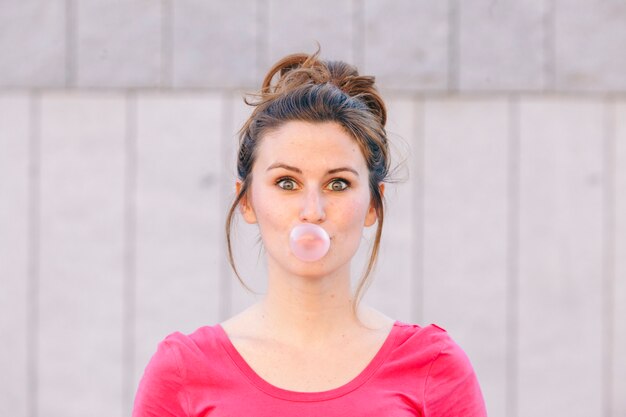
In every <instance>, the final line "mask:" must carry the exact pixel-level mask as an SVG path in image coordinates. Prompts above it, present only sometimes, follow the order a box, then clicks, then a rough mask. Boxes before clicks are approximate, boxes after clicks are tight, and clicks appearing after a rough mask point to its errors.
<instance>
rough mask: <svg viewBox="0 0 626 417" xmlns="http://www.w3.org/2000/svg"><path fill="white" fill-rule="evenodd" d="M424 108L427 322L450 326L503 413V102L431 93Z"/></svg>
mask: <svg viewBox="0 0 626 417" xmlns="http://www.w3.org/2000/svg"><path fill="white" fill-rule="evenodd" d="M424 115H425V116H424V125H425V133H424V141H425V145H424V196H423V198H424V318H425V319H424V323H430V322H434V323H438V324H439V325H441V326H443V327H444V328H446V329H448V330H449V331H450V333H451V335H452V337H453V338H454V339H455V340H457V341H458V342H459V344H460V345H461V346H462V347H463V348H464V349H465V351H466V352H467V354H468V355H469V357H470V359H471V360H472V363H473V364H474V366H475V369H476V373H477V375H478V378H479V380H480V383H481V386H482V389H483V392H484V395H485V399H486V403H487V407H488V411H489V415H493V416H498V415H504V414H505V401H506V395H505V394H506V379H505V378H506V375H505V369H506V366H505V365H506V359H507V351H506V325H507V320H506V313H507V305H506V299H507V296H506V294H507V245H508V242H507V232H508V230H507V229H508V214H509V213H508V201H507V193H508V175H509V173H508V161H509V120H508V103H507V102H505V101H503V100H495V99H494V100H492V99H450V100H448V99H441V100H432V101H427V102H426V103H425V110H424Z"/></svg>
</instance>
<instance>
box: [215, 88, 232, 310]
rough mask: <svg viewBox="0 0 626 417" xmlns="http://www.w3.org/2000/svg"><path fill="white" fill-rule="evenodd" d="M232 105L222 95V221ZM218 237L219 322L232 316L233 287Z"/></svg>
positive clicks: (228, 180) (226, 94)
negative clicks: (219, 251)
mask: <svg viewBox="0 0 626 417" xmlns="http://www.w3.org/2000/svg"><path fill="white" fill-rule="evenodd" d="M233 105H234V98H233V94H230V93H229V92H224V93H222V134H221V135H220V136H221V138H222V141H221V143H220V154H221V156H222V157H221V158H220V159H221V163H222V166H221V167H220V173H222V175H225V178H224V177H222V178H221V181H220V184H221V187H220V189H219V191H220V196H218V201H222V202H225V204H222V205H221V207H220V213H222V215H221V217H220V218H221V219H224V220H225V219H226V214H227V211H228V208H229V204H228V203H229V202H230V201H232V199H231V198H230V192H231V190H232V185H233V184H232V182H231V179H232V178H231V172H232V171H231V163H232V160H231V155H230V154H229V152H228V151H229V149H230V146H229V143H228V142H227V141H230V140H232V139H233V130H234V129H233V119H234V116H233ZM222 224H224V223H222ZM222 230H223V229H222ZM220 236H222V242H221V244H220V245H219V246H218V247H220V248H224V254H223V256H220V271H219V272H220V282H219V289H218V291H219V294H220V297H219V301H218V302H219V311H218V314H219V319H220V320H225V319H226V318H228V317H230V316H231V314H232V297H233V294H232V292H233V286H232V276H231V274H230V266H229V264H228V260H227V253H226V251H227V250H228V247H227V244H226V236H225V231H224V230H223V231H222V233H220Z"/></svg>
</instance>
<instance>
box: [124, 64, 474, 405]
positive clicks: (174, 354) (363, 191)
mask: <svg viewBox="0 0 626 417" xmlns="http://www.w3.org/2000/svg"><path fill="white" fill-rule="evenodd" d="M249 104H250V103H249ZM251 104H252V105H254V106H255V108H254V111H253V112H252V115H251V116H250V118H249V119H248V121H247V122H246V123H245V125H244V126H243V128H242V130H241V136H240V146H239V153H238V165H237V167H238V177H239V180H238V181H237V183H236V191H237V193H236V198H235V200H234V202H233V204H232V206H231V209H230V212H229V214H228V218H227V221H226V234H227V243H228V250H229V259H230V262H231V265H232V267H233V269H234V270H235V273H236V274H237V276H238V277H239V274H238V273H237V269H236V267H235V263H234V259H233V256H232V252H231V239H230V231H231V224H232V219H233V216H234V215H236V214H237V212H238V211H239V212H240V213H241V215H242V216H243V218H244V219H245V221H246V222H248V223H252V224H257V225H258V228H259V231H260V235H261V238H262V241H263V246H264V248H265V251H266V253H267V280H268V290H267V294H266V295H265V296H264V298H263V299H262V301H260V302H259V303H257V304H255V305H253V306H252V307H250V308H248V309H247V310H245V311H243V312H242V313H240V314H238V315H236V316H235V317H233V318H231V319H229V320H227V321H225V322H223V323H220V324H216V325H214V326H205V327H201V328H199V329H198V330H196V331H195V332H194V333H192V334H189V335H183V334H181V333H174V334H172V335H170V336H168V337H167V338H166V339H165V340H164V341H163V342H161V343H160V344H159V347H158V350H157V352H156V353H155V355H154V356H153V357H152V359H151V361H150V363H149V364H148V366H147V367H146V370H145V373H144V375H143V378H142V380H141V383H140V385H139V388H138V391H137V395H136V398H135V408H134V412H133V416H134V417H143V416H211V417H213V416H215V417H224V416H246V417H257V416H258V417H270V416H271V417H275V416H299V417H300V416H302V417H304V416H320V417H322V416H323V417H334V416H357V417H358V416H363V417H365V416H368V417H369V416H371V417H380V416H387V415H390V416H394V417H402V416H442V417H443V416H445V417H455V416H458V417H461V416H462V417H483V416H486V412H485V407H484V402H483V398H482V395H481V392H480V388H479V385H478V382H477V380H476V376H475V374H474V371H473V369H472V366H471V365H470V362H469V360H468V359H467V357H466V355H465V354H464V352H463V351H462V350H461V349H460V348H459V347H458V346H457V345H456V344H455V343H454V342H453V341H452V339H451V338H450V337H449V336H448V335H447V333H446V332H445V331H444V330H442V329H441V328H439V327H437V326H434V325H430V326H425V327H420V326H417V325H414V324H406V323H402V322H399V321H395V320H393V319H390V318H388V317H386V316H385V315H383V314H381V313H379V312H378V311H375V310H374V309H372V308H369V307H367V306H365V305H363V303H360V298H361V296H362V293H363V291H364V289H365V288H366V287H367V280H368V278H369V275H370V273H371V271H372V268H373V266H374V265H375V262H376V257H377V254H378V247H379V242H380V236H381V232H382V227H383V219H384V205H383V197H384V191H385V187H384V183H385V181H386V180H387V179H388V178H387V177H388V174H389V151H388V143H387V137H386V133H385V121H386V109H385V105H384V103H383V101H382V99H381V97H380V95H379V94H378V92H377V91H376V89H375V87H374V78H373V77H369V76H360V75H359V74H358V73H357V71H356V69H355V68H354V67H352V66H350V65H348V64H346V63H343V62H329V61H324V60H321V59H320V58H319V57H318V55H317V54H314V55H311V56H308V55H304V54H297V55H291V56H288V57H286V58H284V59H282V60H280V61H279V62H278V63H277V64H276V65H275V66H274V67H273V68H272V69H271V70H270V71H269V73H268V74H267V76H266V77H265V80H264V82H263V87H262V90H261V92H260V93H259V94H258V95H257V96H256V100H255V101H254V102H253V103H251ZM374 225H376V238H375V242H374V245H373V247H372V249H371V253H370V259H369V262H368V266H367V268H366V273H365V276H364V277H362V278H361V280H360V281H359V284H358V285H357V288H356V290H355V291H354V292H353V291H352V289H351V285H350V274H351V270H350V263H351V261H352V258H353V256H354V255H355V253H356V251H357V249H358V247H359V244H360V242H361V237H362V233H363V228H364V227H370V226H374ZM240 279H241V278H240ZM244 285H245V284H244Z"/></svg>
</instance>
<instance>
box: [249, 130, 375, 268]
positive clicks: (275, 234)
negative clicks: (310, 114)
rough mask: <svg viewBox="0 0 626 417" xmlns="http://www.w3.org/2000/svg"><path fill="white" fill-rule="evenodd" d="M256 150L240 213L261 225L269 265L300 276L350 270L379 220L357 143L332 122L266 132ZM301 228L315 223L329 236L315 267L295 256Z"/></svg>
mask: <svg viewBox="0 0 626 417" xmlns="http://www.w3.org/2000/svg"><path fill="white" fill-rule="evenodd" d="M258 146H259V147H258V148H257V156H256V161H255V163H254V166H253V167H252V183H251V185H250V189H249V190H248V196H247V199H245V200H243V202H242V206H241V211H242V214H243V216H244V219H245V220H246V221H247V222H248V223H258V226H259V229H260V232H261V238H262V240H263V244H264V246H265V249H266V251H267V254H268V257H269V259H268V262H273V266H278V267H280V268H282V269H284V270H286V271H288V272H290V273H293V274H296V275H302V276H305V275H307V276H317V275H322V274H328V273H331V272H333V271H336V270H337V269H339V268H342V267H349V264H350V260H351V259H352V257H353V256H354V254H355V252H356V251H357V249H358V247H359V244H360V241H361V236H362V233H363V227H364V226H371V225H373V224H374V223H375V222H376V212H375V210H374V207H373V205H372V204H371V198H370V190H369V172H368V169H367V165H366V162H365V158H364V157H363V154H362V153H361V150H360V148H359V145H358V144H357V143H356V141H355V140H354V139H353V138H352V137H351V136H350V134H348V133H347V132H346V131H345V130H344V129H343V128H342V127H341V125H339V124H338V123H335V122H324V123H310V122H302V121H290V122H287V123H285V124H284V125H282V126H281V127H279V128H278V129H276V130H273V131H270V132H268V133H267V134H265V135H264V136H263V138H262V139H261V142H260V144H259V145H258ZM240 187H241V184H240V183H238V184H237V191H239V189H240ZM382 190H383V185H381V192H382ZM301 223H314V224H317V225H319V226H321V227H323V228H324V229H325V230H326V232H327V233H328V234H329V236H330V249H329V251H328V253H327V254H326V255H325V256H324V257H323V258H322V259H320V260H318V261H316V262H304V261H301V260H299V259H298V258H296V257H295V256H294V255H293V254H292V253H291V250H290V247H289V234H290V232H291V229H292V228H293V227H294V226H296V225H297V224H301Z"/></svg>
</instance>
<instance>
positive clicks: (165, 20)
mask: <svg viewBox="0 0 626 417" xmlns="http://www.w3.org/2000/svg"><path fill="white" fill-rule="evenodd" d="M173 45H174V4H173V2H172V1H170V0H162V1H161V87H163V88H165V87H173V84H174V47H173Z"/></svg>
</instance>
